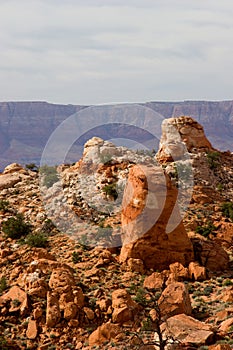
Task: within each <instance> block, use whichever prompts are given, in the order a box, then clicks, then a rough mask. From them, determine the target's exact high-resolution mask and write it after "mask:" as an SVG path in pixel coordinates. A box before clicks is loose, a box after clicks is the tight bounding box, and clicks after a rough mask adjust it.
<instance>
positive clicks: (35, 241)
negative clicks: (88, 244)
mask: <svg viewBox="0 0 233 350" xmlns="http://www.w3.org/2000/svg"><path fill="white" fill-rule="evenodd" d="M25 243H27V244H28V245H30V246H31V247H36V248H46V247H47V245H48V238H47V237H46V235H45V234H44V233H42V232H39V233H32V234H29V235H28V236H27V237H26V238H25Z"/></svg>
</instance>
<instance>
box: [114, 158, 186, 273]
mask: <svg viewBox="0 0 233 350" xmlns="http://www.w3.org/2000/svg"><path fill="white" fill-rule="evenodd" d="M177 192H178V191H177V189H176V188H175V187H173V186H172V184H171V181H170V179H169V177H168V176H167V175H165V173H164V172H163V169H162V168H161V167H160V166H156V167H155V166H153V167H145V166H143V167H142V166H140V167H139V166H137V165H135V166H134V167H132V168H131V169H130V172H129V177H128V183H127V186H126V189H125V193H124V198H123V204H122V208H123V209H122V231H123V234H122V242H123V247H122V249H121V255H120V260H121V262H124V261H126V260H127V259H129V258H134V259H141V260H142V261H143V263H144V265H145V267H146V268H153V269H155V270H157V269H158V270H164V269H166V268H168V267H169V265H170V264H171V263H174V262H180V263H182V264H183V265H184V266H186V265H188V264H189V262H190V261H192V260H193V250H192V244H191V241H190V240H189V238H188V236H187V234H186V231H185V228H184V226H183V223H182V221H181V219H180V214H179V210H178V207H177V205H176V199H177ZM171 228H172V229H171ZM168 232H169V233H168Z"/></svg>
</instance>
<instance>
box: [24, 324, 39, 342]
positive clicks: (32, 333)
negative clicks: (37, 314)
mask: <svg viewBox="0 0 233 350" xmlns="http://www.w3.org/2000/svg"><path fill="white" fill-rule="evenodd" d="M37 334H38V328H37V323H36V321H35V320H29V322H28V327H27V331H26V336H27V338H28V339H36V337H37Z"/></svg>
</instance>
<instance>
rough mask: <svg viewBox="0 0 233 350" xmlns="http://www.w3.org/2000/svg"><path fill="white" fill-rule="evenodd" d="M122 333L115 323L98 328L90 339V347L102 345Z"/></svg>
mask: <svg viewBox="0 0 233 350" xmlns="http://www.w3.org/2000/svg"><path fill="white" fill-rule="evenodd" d="M120 332H121V330H120V328H119V326H118V325H116V324H113V323H110V322H108V323H105V324H102V325H101V326H100V327H98V328H97V329H96V330H95V331H94V332H93V333H92V334H91V335H90V337H89V345H90V346H94V345H102V344H103V343H104V342H106V341H107V342H108V341H110V340H113V339H114V338H116V336H117V335H118V334H119V333H120Z"/></svg>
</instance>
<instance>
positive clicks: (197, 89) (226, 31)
mask: <svg viewBox="0 0 233 350" xmlns="http://www.w3.org/2000/svg"><path fill="white" fill-rule="evenodd" d="M232 18H233V2H232V0H221V1H219V0H204V1H203V0H124V1H123V0H82V1H81V0H21V1H19V0H0V101H25V100H26V101H30V100H36V101H38V100H42V101H48V102H53V103H65V104H69V103H72V104H84V105H93V104H109V103H120V102H146V101H182V100H231V99H233V94H232V92H233V21H232Z"/></svg>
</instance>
